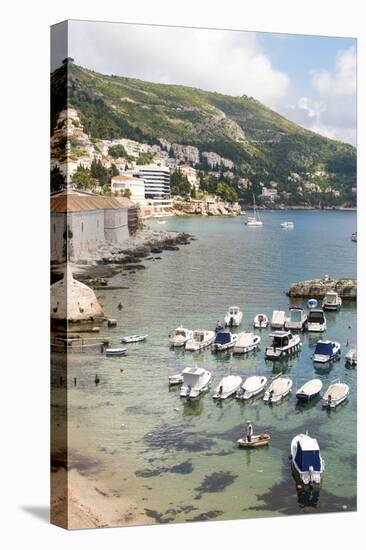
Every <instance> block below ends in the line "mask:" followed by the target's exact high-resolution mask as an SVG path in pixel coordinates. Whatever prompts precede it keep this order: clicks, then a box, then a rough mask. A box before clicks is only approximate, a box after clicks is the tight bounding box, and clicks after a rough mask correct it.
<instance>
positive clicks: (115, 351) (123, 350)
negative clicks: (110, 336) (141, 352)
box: [105, 348, 127, 356]
mask: <svg viewBox="0 0 366 550" xmlns="http://www.w3.org/2000/svg"><path fill="white" fill-rule="evenodd" d="M126 351H127V348H107V349H106V350H105V354H106V355H110V356H120V355H124V354H125V353H126Z"/></svg>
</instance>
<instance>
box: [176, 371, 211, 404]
mask: <svg viewBox="0 0 366 550" xmlns="http://www.w3.org/2000/svg"><path fill="white" fill-rule="evenodd" d="M182 376H183V385H182V387H181V390H180V396H181V397H189V398H192V397H198V396H199V395H200V394H201V393H202V392H204V391H207V390H208V388H209V385H210V383H211V378H212V374H211V372H209V371H208V370H206V369H202V368H200V367H186V368H185V369H184V370H183V372H182Z"/></svg>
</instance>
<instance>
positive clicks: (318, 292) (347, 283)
mask: <svg viewBox="0 0 366 550" xmlns="http://www.w3.org/2000/svg"><path fill="white" fill-rule="evenodd" d="M331 290H333V291H334V290H335V291H336V292H338V294H339V296H340V297H341V298H342V299H343V300H356V299H357V279H349V278H347V279H346V278H343V279H342V278H340V279H336V278H334V277H330V276H329V275H326V276H325V277H323V278H322V279H311V280H309V281H300V282H298V283H292V284H291V285H290V287H289V289H288V291H287V293H286V294H287V296H290V297H292V298H324V296H325V294H326V293H327V292H329V291H331Z"/></svg>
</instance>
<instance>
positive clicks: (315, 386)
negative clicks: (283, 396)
mask: <svg viewBox="0 0 366 550" xmlns="http://www.w3.org/2000/svg"><path fill="white" fill-rule="evenodd" d="M322 387H323V382H322V381H321V380H318V379H317V378H313V380H309V381H308V382H305V384H303V385H302V386H301V388H299V389H298V390H297V392H296V399H298V400H299V401H303V402H306V403H307V402H308V401H310V400H311V399H314V398H315V397H317V396H318V395H319V394H320V391H321V389H322Z"/></svg>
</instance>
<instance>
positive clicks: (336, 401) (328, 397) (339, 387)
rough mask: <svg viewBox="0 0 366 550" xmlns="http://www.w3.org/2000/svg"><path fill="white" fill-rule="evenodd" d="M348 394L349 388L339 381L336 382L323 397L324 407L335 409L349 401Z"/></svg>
mask: <svg viewBox="0 0 366 550" xmlns="http://www.w3.org/2000/svg"><path fill="white" fill-rule="evenodd" d="M348 394H349V386H348V385H347V384H343V383H342V382H340V381H339V379H338V380H334V381H333V382H332V383H331V384H330V386H329V387H328V389H327V391H326V392H325V393H324V395H323V399H322V404H323V407H329V408H331V409H334V408H335V407H337V406H338V405H340V404H341V403H343V401H345V400H346V399H347V397H348Z"/></svg>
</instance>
